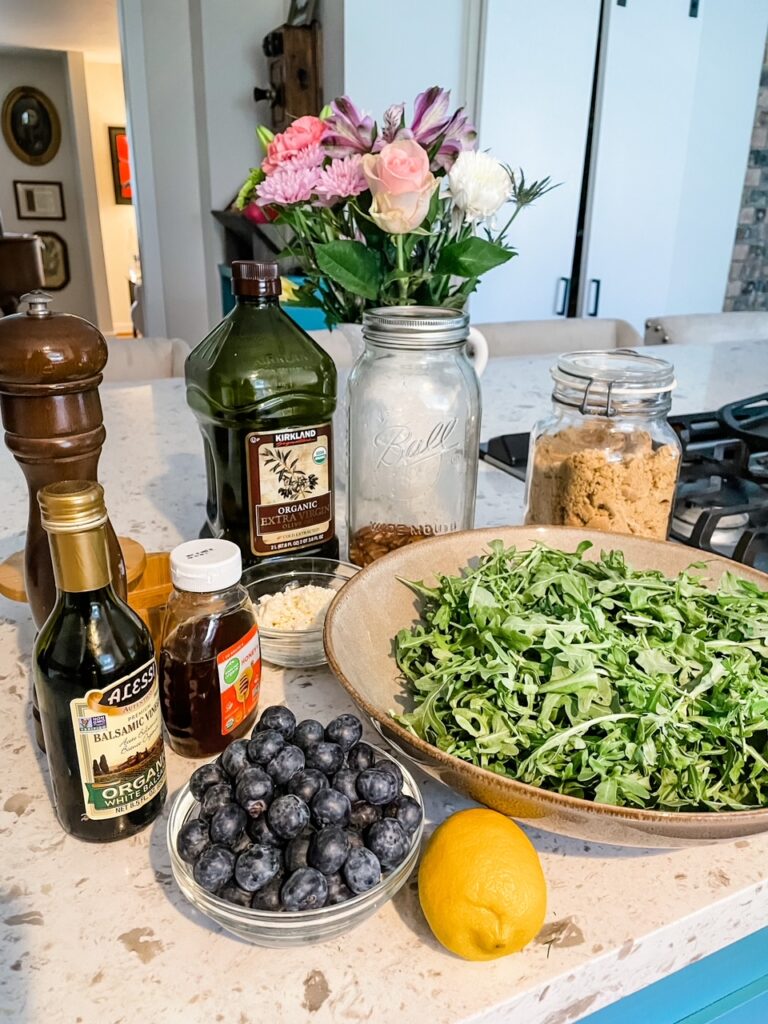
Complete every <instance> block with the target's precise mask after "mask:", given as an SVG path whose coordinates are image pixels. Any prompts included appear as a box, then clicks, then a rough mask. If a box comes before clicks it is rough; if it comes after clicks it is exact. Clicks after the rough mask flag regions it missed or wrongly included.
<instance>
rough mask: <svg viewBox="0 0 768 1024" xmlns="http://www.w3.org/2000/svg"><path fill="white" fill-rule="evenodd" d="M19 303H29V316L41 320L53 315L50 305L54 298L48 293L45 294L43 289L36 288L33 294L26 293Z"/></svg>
mask: <svg viewBox="0 0 768 1024" xmlns="http://www.w3.org/2000/svg"><path fill="white" fill-rule="evenodd" d="M19 301H20V302H27V303H29V309H28V310H27V316H36V317H38V318H41V317H44V316H52V315H53V314H52V312H51V310H50V309H49V308H48V306H49V304H50V303H51V302H53V296H52V295H49V294H48V292H44V291H43V290H42V289H41V288H35V290H34V291H33V292H26V293H25V294H24V295H22V296H21V299H20V300H19Z"/></svg>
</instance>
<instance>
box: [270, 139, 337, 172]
mask: <svg viewBox="0 0 768 1024" xmlns="http://www.w3.org/2000/svg"><path fill="white" fill-rule="evenodd" d="M327 155H328V154H327V153H326V152H325V150H324V148H323V146H322V145H321V144H320V143H319V142H314V143H313V144H312V145H311V146H306V147H305V148H304V149H300V150H299V151H298V153H297V154H296V156H292V157H291V159H290V160H286V161H285V163H284V164H281V165H280V166H281V167H292V168H293V169H294V170H299V169H300V168H312V167H320V166H321V165H322V162H323V160H325V158H326V156H327ZM273 173H274V172H273Z"/></svg>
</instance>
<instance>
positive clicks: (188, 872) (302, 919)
mask: <svg viewBox="0 0 768 1024" xmlns="http://www.w3.org/2000/svg"><path fill="white" fill-rule="evenodd" d="M371 745H372V746H373V744H371ZM373 749H374V750H375V751H376V753H377V754H379V755H380V756H381V757H386V758H389V759H390V760H391V761H395V758H394V757H392V755H391V753H389V751H386V750H382V749H381V748H379V747H373ZM395 763H396V764H397V765H398V766H399V768H400V771H401V772H402V773H403V793H405V794H406V796H410V797H413V799H414V800H415V801H416V802H417V803H418V805H419V807H420V808H421V822H420V823H419V827H418V828H417V829H416V831H415V832H414V834H413V835H412V836H411V848H410V850H409V851H408V855H407V856H406V858H405V860H404V861H403V862H402V864H400V865H398V867H396V868H393V869H392V870H391V871H389V872H388V873H387V874H386V875H385V876H384V877H383V878H382V880H381V881H380V882H379V884H378V885H376V886H374V888H373V889H369V890H368V892H364V893H362V895H360V896H353V897H352V899H351V900H347V901H346V903H337V904H335V905H334V906H328V907H321V908H320V909H319V910H294V911H288V910H279V911H277V910H274V911H270V910H254V909H253V908H252V907H240V906H237V905H236V904H233V903H228V902H227V901H226V900H222V899H220V898H219V897H218V896H214V894H213V893H210V892H208V891H207V890H206V889H203V888H202V887H201V886H199V885H198V884H197V882H196V881H195V879H194V876H193V874H192V867H191V865H189V864H187V863H186V861H183V860H182V859H181V857H180V856H179V855H178V853H177V852H176V837H177V836H178V834H179V831H180V829H181V827H182V826H183V825H184V824H186V822H187V821H189V820H190V819H191V818H193V817H194V816H195V810H196V808H197V806H198V805H197V801H196V800H195V798H194V797H193V796H192V794H191V793H190V791H189V784H188V783H187V784H185V785H184V786H183V787H182V788H181V790H180V791H179V794H178V796H177V797H176V799H175V800H174V802H173V807H172V808H171V813H170V814H169V816H168V830H167V833H166V836H167V842H168V853H169V855H170V858H171V870H172V871H173V877H174V878H175V879H176V882H177V883H178V886H179V888H180V889H181V891H182V892H183V893H184V895H185V896H186V898H187V899H188V900H189V902H190V903H191V904H192V905H193V906H194V907H196V908H197V909H198V910H199V911H201V913H203V914H205V915H206V916H207V917H210V918H211V919H212V920H213V921H215V922H216V923H217V924H219V925H221V927H222V928H224V929H226V930H227V931H229V932H232V933H233V934H234V935H237V936H238V937H239V938H241V939H245V940H246V942H252V943H253V944H254V945H256V946H280V947H282V946H304V945H307V944H308V943H312V942H326V941H327V940H328V939H334V938H336V937H337V936H338V935H342V934H343V933H344V932H348V931H350V930H351V929H352V928H356V927H357V925H359V924H361V923H362V922H363V921H365V920H366V918H369V917H370V916H371V915H372V914H375V913H376V911H377V910H378V909H379V908H380V907H383V906H384V904H385V903H387V902H388V901H389V900H391V899H392V897H393V896H394V895H395V893H396V892H397V891H398V890H399V889H401V888H402V887H403V885H405V883H406V881H407V880H408V877H409V875H410V874H411V872H412V871H413V868H414V866H415V864H416V861H417V860H418V856H419V849H420V847H421V838H422V835H423V833H424V801H423V800H422V797H421V793H420V792H419V787H418V786H417V785H416V781H415V779H414V778H413V776H412V775H411V773H410V772H409V771H408V769H407V768H405V767H404V765H403V764H402V763H401V762H400V761H396V762H395Z"/></svg>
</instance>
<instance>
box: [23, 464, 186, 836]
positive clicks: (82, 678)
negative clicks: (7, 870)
mask: <svg viewBox="0 0 768 1024" xmlns="http://www.w3.org/2000/svg"><path fill="white" fill-rule="evenodd" d="M38 501H39V503H40V513H41V519H42V524H43V527H44V529H45V530H46V532H47V533H48V540H49V543H50V547H51V561H52V563H53V574H54V579H55V581H56V589H57V595H56V604H55V605H54V608H53V611H52V612H51V614H50V617H49V618H48V620H47V621H46V623H45V625H44V626H43V628H42V629H41V630H40V633H39V635H38V637H37V641H36V643H35V650H34V655H33V666H34V672H35V684H36V687H37V694H38V699H39V702H40V713H41V719H42V726H43V735H44V737H45V746H46V753H47V756H48V766H49V768H50V773H51V785H52V787H53V796H54V804H55V809H56V815H57V817H58V819H59V822H60V823H61V826H62V828H63V829H64V831H65V832H69V833H70V835H73V836H76V837H77V838H78V839H84V840H86V841H88V842H94V843H106V842H111V841H112V840H115V839H123V838H126V837H127V836H132V835H134V834H135V833H136V832H139V831H140V830H141V829H143V828H145V827H146V826H147V825H149V824H150V822H152V821H153V820H154V819H155V818H156V817H157V815H158V814H159V813H160V811H161V810H162V807H163V803H164V801H165V795H166V776H165V754H164V750H163V736H162V716H161V713H160V697H159V689H158V683H157V670H156V666H155V653H154V650H153V647H152V640H151V638H150V635H149V633H148V631H147V629H146V627H145V626H144V624H143V623H142V621H141V620H140V619H139V618H138V616H137V615H136V614H135V613H134V612H133V611H132V610H131V609H130V608H129V607H128V605H127V604H125V603H124V602H123V601H122V600H121V599H120V598H119V597H118V596H117V594H116V593H115V591H114V589H113V586H112V576H111V569H110V562H109V556H108V547H107V512H106V508H105V507H104V492H103V490H102V488H101V487H100V486H99V484H97V483H93V482H90V481H82V480H80V481H65V482H62V483H56V484H51V485H49V486H48V487H44V488H42V490H41V491H40V492H39V494H38Z"/></svg>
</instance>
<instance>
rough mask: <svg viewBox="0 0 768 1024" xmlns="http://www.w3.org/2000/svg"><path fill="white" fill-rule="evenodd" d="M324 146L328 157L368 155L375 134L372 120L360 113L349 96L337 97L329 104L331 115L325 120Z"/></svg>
mask: <svg viewBox="0 0 768 1024" xmlns="http://www.w3.org/2000/svg"><path fill="white" fill-rule="evenodd" d="M325 129H326V135H325V145H326V152H327V153H328V155H329V156H348V155H349V154H350V153H369V152H370V151H371V147H372V146H373V138H374V135H375V134H376V125H375V124H374V122H373V118H372V117H370V116H369V115H368V114H364V113H362V111H360V110H358V109H357V107H356V106H355V105H354V103H353V102H352V100H351V99H350V98H349V96H339V97H338V99H335V100H333V102H332V103H331V114H330V117H327V118H326V120H325Z"/></svg>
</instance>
